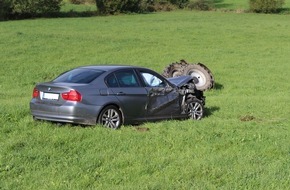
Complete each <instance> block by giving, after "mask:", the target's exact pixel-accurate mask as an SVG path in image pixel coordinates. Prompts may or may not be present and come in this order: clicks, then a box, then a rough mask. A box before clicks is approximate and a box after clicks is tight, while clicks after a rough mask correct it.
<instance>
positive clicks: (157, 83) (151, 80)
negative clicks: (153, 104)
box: [141, 72, 166, 87]
mask: <svg viewBox="0 0 290 190" xmlns="http://www.w3.org/2000/svg"><path fill="white" fill-rule="evenodd" d="M141 75H142V77H143V79H144V82H145V84H146V86H148V87H165V86H166V83H165V82H164V81H163V80H161V79H160V78H159V77H157V76H155V75H153V74H151V73H148V72H141Z"/></svg>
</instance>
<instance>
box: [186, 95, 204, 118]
mask: <svg viewBox="0 0 290 190" xmlns="http://www.w3.org/2000/svg"><path fill="white" fill-rule="evenodd" d="M187 113H188V116H189V117H190V118H191V119H194V120H200V119H201V118H203V116H204V106H203V103H202V101H200V100H198V99H197V98H190V99H188V100H187Z"/></svg>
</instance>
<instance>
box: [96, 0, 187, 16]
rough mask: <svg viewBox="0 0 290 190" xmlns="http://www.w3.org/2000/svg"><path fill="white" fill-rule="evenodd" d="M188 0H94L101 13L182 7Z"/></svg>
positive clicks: (149, 10)
mask: <svg viewBox="0 0 290 190" xmlns="http://www.w3.org/2000/svg"><path fill="white" fill-rule="evenodd" d="M188 3H189V0H96V4H97V8H98V11H99V13H101V14H115V13H126V12H135V13H142V12H153V11H158V10H167V11H168V10H172V9H174V7H175V6H177V7H179V8H184V7H186V6H187V5H188Z"/></svg>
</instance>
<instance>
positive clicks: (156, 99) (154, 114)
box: [140, 70, 180, 118]
mask: <svg viewBox="0 0 290 190" xmlns="http://www.w3.org/2000/svg"><path fill="white" fill-rule="evenodd" d="M140 74H141V76H142V79H143V81H144V83H145V86H146V87H145V88H146V90H147V93H148V99H147V107H146V109H147V117H148V118H172V117H174V116H176V115H178V114H180V99H179V97H180V96H179V93H178V92H177V90H176V88H174V87H172V86H170V85H169V84H168V83H167V81H166V80H164V79H163V78H161V77H160V76H158V75H156V74H155V73H153V72H150V71H147V70H140Z"/></svg>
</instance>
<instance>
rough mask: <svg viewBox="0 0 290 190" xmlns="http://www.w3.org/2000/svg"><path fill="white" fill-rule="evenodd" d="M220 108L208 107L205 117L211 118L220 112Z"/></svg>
mask: <svg viewBox="0 0 290 190" xmlns="http://www.w3.org/2000/svg"><path fill="white" fill-rule="evenodd" d="M219 110H220V108H219V107H217V106H212V107H206V108H205V111H204V116H205V117H209V116H211V115H212V114H213V113H214V112H216V111H219Z"/></svg>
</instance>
